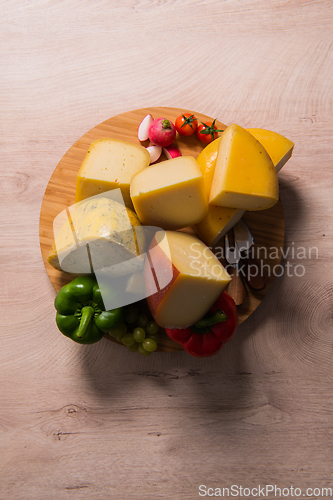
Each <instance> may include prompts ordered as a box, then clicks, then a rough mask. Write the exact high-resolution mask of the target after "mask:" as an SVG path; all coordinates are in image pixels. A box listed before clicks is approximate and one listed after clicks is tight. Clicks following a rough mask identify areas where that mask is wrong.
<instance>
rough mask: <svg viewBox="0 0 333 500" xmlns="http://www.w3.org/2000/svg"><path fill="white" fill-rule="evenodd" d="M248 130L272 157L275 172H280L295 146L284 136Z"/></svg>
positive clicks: (258, 130) (258, 129)
mask: <svg viewBox="0 0 333 500" xmlns="http://www.w3.org/2000/svg"><path fill="white" fill-rule="evenodd" d="M246 130H247V131H248V132H250V134H251V135H253V137H255V138H256V139H257V140H258V141H259V142H260V144H262V145H263V146H264V148H265V149H266V151H267V153H268V154H269V156H270V157H271V160H272V162H273V164H274V167H275V170H276V171H277V172H280V170H281V168H282V167H283V165H285V163H286V162H287V161H288V160H289V159H290V157H291V155H292V152H293V149H294V145H295V144H294V143H293V142H292V141H290V140H289V139H287V138H286V137H284V136H283V135H281V134H278V133H277V132H273V131H271V130H265V129H263V128H247V129H246Z"/></svg>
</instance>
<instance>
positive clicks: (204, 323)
mask: <svg viewBox="0 0 333 500" xmlns="http://www.w3.org/2000/svg"><path fill="white" fill-rule="evenodd" d="M227 319H228V316H227V315H226V314H225V313H224V312H223V311H221V309H217V311H216V312H215V314H213V315H212V316H211V315H210V314H208V315H206V316H205V317H204V318H202V319H201V320H200V321H197V323H195V324H194V325H193V326H191V329H192V331H193V332H195V333H201V334H203V335H204V334H205V333H208V332H210V329H211V326H213V325H216V323H222V322H223V321H227Z"/></svg>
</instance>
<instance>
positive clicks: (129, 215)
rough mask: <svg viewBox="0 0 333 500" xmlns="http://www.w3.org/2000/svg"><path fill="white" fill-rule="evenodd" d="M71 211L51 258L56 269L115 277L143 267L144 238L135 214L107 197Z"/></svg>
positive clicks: (55, 243)
mask: <svg viewBox="0 0 333 500" xmlns="http://www.w3.org/2000/svg"><path fill="white" fill-rule="evenodd" d="M71 208H72V210H71V214H70V220H69V221H66V223H65V224H64V225H63V226H62V227H61V228H60V230H59V231H58V233H57V234H56V235H55V241H54V243H53V245H52V248H51V250H50V253H49V256H48V261H49V263H50V264H51V265H52V266H53V267H55V268H56V269H59V270H61V271H65V272H67V273H73V274H90V273H92V272H95V271H96V270H97V269H102V268H107V269H108V272H109V274H111V275H115V276H122V275H125V274H129V273H131V272H136V271H138V270H139V269H141V268H142V267H143V262H144V256H143V255H142V254H143V253H144V251H145V235H144V232H143V230H142V228H141V223H140V221H139V220H138V218H137V217H136V215H135V214H134V212H132V211H131V210H129V209H128V208H126V207H124V205H122V204H121V203H118V202H116V201H114V200H110V199H107V198H104V197H97V198H93V199H91V200H87V201H84V202H82V203H79V204H77V205H74V206H73V207H71ZM134 229H136V230H134Z"/></svg>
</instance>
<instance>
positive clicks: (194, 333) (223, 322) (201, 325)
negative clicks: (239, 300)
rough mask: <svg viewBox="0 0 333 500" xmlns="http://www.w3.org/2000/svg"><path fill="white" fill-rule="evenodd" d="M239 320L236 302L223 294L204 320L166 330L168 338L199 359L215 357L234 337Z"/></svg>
mask: <svg viewBox="0 0 333 500" xmlns="http://www.w3.org/2000/svg"><path fill="white" fill-rule="evenodd" d="M237 324H238V318H237V309H236V305H235V302H234V300H233V299H232V298H231V297H230V295H229V294H228V293H227V292H223V293H222V294H221V295H220V297H219V298H218V299H217V301H216V302H215V304H214V305H213V306H212V307H211V309H210V311H209V313H208V314H206V316H205V317H204V318H202V319H201V320H200V321H198V322H197V323H195V325H193V326H190V327H188V328H166V329H165V331H166V333H167V335H168V337H169V338H170V339H171V340H174V341H175V342H178V344H181V345H182V347H183V349H184V350H185V351H186V352H188V353H189V354H192V356H197V357H199V358H204V357H207V356H213V354H216V353H217V352H218V351H219V350H220V349H221V348H222V346H223V345H224V344H225V343H226V342H228V340H230V339H231V337H233V335H234V334H235V332H236V330H237Z"/></svg>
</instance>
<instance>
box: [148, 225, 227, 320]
mask: <svg viewBox="0 0 333 500" xmlns="http://www.w3.org/2000/svg"><path fill="white" fill-rule="evenodd" d="M144 275H145V285H146V295H147V303H148V306H149V309H150V311H151V313H152V315H153V317H154V319H155V321H156V323H157V324H158V325H159V326H161V327H163V328H186V327H188V326H190V325H193V324H194V323H196V322H197V321H199V320H200V319H201V318H202V317H203V316H204V315H205V314H206V313H207V312H208V311H209V309H210V308H211V306H212V305H213V304H214V303H215V301H216V300H217V298H218V297H219V296H220V295H221V293H222V292H223V290H224V289H225V288H226V286H227V285H228V283H229V282H230V280H231V278H230V276H229V274H228V273H227V271H226V270H225V268H224V267H223V266H222V264H221V262H220V261H219V260H218V259H217V258H216V257H215V255H214V254H213V252H212V251H211V250H210V249H209V248H208V247H207V246H206V245H205V244H204V243H203V242H202V241H200V240H199V239H198V238H195V237H194V236H191V235H189V234H186V233H181V232H178V231H159V232H157V233H156V234H155V236H154V238H153V240H152V242H151V244H150V246H149V250H148V258H147V259H146V261H145V267H144Z"/></svg>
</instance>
